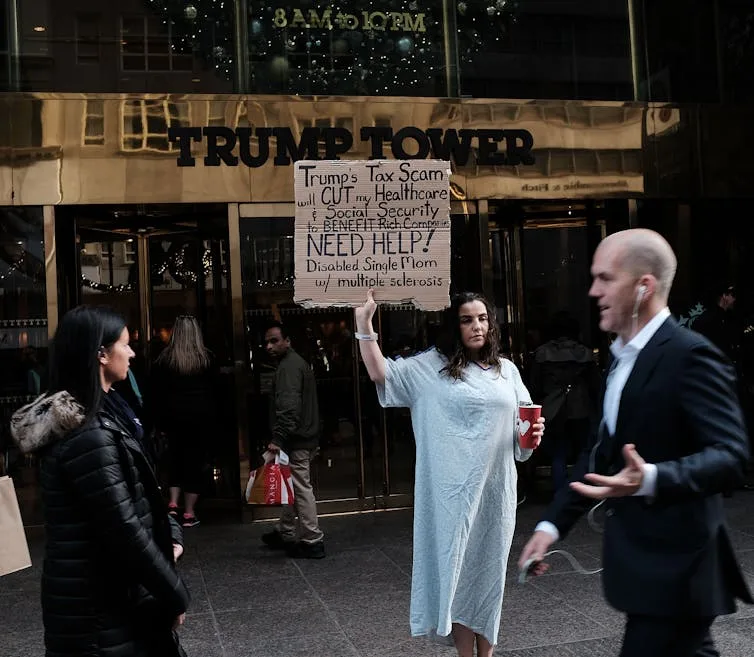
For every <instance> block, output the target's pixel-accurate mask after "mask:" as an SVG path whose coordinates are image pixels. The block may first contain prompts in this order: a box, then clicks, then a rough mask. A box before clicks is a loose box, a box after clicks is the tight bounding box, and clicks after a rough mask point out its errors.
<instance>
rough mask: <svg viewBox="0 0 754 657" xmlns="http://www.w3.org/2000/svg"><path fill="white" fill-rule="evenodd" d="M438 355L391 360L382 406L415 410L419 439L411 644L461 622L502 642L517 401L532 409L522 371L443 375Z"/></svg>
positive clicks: (504, 366) (522, 455)
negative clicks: (457, 377) (456, 377)
mask: <svg viewBox="0 0 754 657" xmlns="http://www.w3.org/2000/svg"><path fill="white" fill-rule="evenodd" d="M446 363H447V360H446V359H445V357H444V356H443V355H442V354H440V353H439V352H437V351H436V350H435V349H434V348H433V349H430V350H429V351H425V352H424V353H421V354H419V355H417V356H413V357H411V358H406V359H399V360H395V361H393V360H390V359H386V360H385V384H384V386H382V385H378V386H377V393H378V395H379V399H380V404H382V406H384V407H388V406H407V407H409V408H410V409H411V421H412V424H413V428H414V436H415V438H416V483H415V489H414V498H415V499H414V557H413V576H412V582H411V634H412V636H425V635H426V636H430V637H448V636H449V635H450V633H451V630H452V627H451V625H452V623H461V624H462V625H465V626H466V627H468V628H470V629H472V630H474V632H476V633H477V634H481V635H482V636H483V637H484V638H485V639H487V641H489V642H490V643H492V644H496V643H497V635H498V628H499V626H500V614H501V611H502V604H503V592H504V588H505V570H506V565H507V562H508V553H509V552H510V547H511V542H512V541H513V531H514V529H515V525H516V480H517V476H516V467H515V462H514V459H516V460H519V461H525V460H526V459H528V458H529V457H530V456H531V454H532V450H529V449H526V450H525V449H521V448H520V446H519V444H518V433H517V428H516V421H517V417H518V401H531V397H530V395H529V392H528V390H527V389H526V388H525V386H524V384H523V382H522V381H521V376H520V375H519V372H518V370H517V369H516V367H515V366H514V365H513V363H511V362H510V361H507V360H502V361H501V368H500V371H499V372H498V371H496V370H495V369H494V368H490V369H488V370H484V369H482V368H481V367H480V366H478V365H476V364H472V365H469V366H467V368H466V370H465V371H464V373H463V379H461V380H458V381H454V380H453V379H452V378H450V377H449V376H448V375H447V374H444V373H443V374H440V370H441V369H442V368H443V367H444V366H445V364H446Z"/></svg>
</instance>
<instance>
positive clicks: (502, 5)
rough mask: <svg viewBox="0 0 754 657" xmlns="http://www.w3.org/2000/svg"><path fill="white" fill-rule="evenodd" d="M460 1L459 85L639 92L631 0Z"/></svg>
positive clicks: (489, 90) (511, 93)
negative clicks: (632, 47)
mask: <svg viewBox="0 0 754 657" xmlns="http://www.w3.org/2000/svg"><path fill="white" fill-rule="evenodd" d="M598 4H599V7H598V8H597V7H596V3H589V2H578V1H575V0H559V1H558V2H549V1H547V0H527V1H526V2H515V1H514V0H465V1H464V2H458V3H457V4H456V21H457V24H458V54H459V59H460V62H461V92H462V94H463V95H469V96H472V97H477V98H560V99H571V98H573V99H595V100H596V99H601V100H631V99H632V98H633V86H632V73H631V51H630V40H629V21H628V11H627V4H626V0H601V1H600V2H599V3H598Z"/></svg>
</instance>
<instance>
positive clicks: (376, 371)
mask: <svg viewBox="0 0 754 657" xmlns="http://www.w3.org/2000/svg"><path fill="white" fill-rule="evenodd" d="M376 310H377V303H376V302H375V300H374V292H373V290H369V291H368V292H367V300H366V303H365V304H364V305H363V306H359V307H358V308H354V317H355V318H356V339H357V340H358V341H359V351H360V352H361V357H362V359H363V360H364V365H365V366H366V368H367V372H368V373H369V378H370V379H372V381H374V382H375V383H376V384H378V385H384V383H385V357H384V356H383V355H382V351H381V350H380V345H379V344H378V342H377V334H376V333H375V332H374V329H373V328H372V317H374V313H375V311H376Z"/></svg>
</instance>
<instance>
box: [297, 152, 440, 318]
mask: <svg viewBox="0 0 754 657" xmlns="http://www.w3.org/2000/svg"><path fill="white" fill-rule="evenodd" d="M449 176H450V166H449V163H448V162H445V161H443V160H403V161H400V160H368V161H341V160H338V161H326V162H315V161H311V160H302V161H299V162H297V163H296V169H295V190H296V247H295V255H296V290H295V300H296V303H300V304H302V305H304V306H334V305H358V304H361V303H363V302H364V299H365V297H366V291H367V290H368V289H369V288H370V287H371V288H374V290H375V298H376V299H377V300H378V301H393V302H404V301H412V302H414V303H415V304H416V305H417V306H418V307H419V308H422V309H425V310H438V309H441V308H445V307H447V306H448V305H449V296H448V293H449V289H450V187H449Z"/></svg>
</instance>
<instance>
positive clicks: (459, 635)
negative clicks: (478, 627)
mask: <svg viewBox="0 0 754 657" xmlns="http://www.w3.org/2000/svg"><path fill="white" fill-rule="evenodd" d="M475 636H476V635H475V634H474V630H470V629H469V628H468V627H466V626H465V625H461V624H460V623H453V641H455V644H456V650H457V651H458V657H474V637H475Z"/></svg>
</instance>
